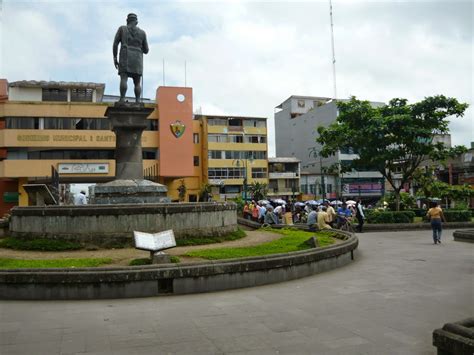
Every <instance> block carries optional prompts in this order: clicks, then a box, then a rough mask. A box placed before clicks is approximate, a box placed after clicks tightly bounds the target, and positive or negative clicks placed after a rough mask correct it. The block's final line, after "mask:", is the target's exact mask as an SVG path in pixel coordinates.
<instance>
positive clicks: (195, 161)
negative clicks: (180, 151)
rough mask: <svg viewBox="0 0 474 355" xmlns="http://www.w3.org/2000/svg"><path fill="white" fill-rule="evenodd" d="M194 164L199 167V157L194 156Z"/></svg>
mask: <svg viewBox="0 0 474 355" xmlns="http://www.w3.org/2000/svg"><path fill="white" fill-rule="evenodd" d="M193 163H194V166H199V157H197V156H194V157H193Z"/></svg>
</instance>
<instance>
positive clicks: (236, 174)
mask: <svg viewBox="0 0 474 355" xmlns="http://www.w3.org/2000/svg"><path fill="white" fill-rule="evenodd" d="M244 170H245V169H244V168H209V169H208V176H209V179H243V178H244Z"/></svg>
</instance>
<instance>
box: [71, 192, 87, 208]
mask: <svg viewBox="0 0 474 355" xmlns="http://www.w3.org/2000/svg"><path fill="white" fill-rule="evenodd" d="M74 204H75V205H87V198H86V192H85V191H84V190H83V191H81V192H80V193H78V194H76V195H75V196H74Z"/></svg>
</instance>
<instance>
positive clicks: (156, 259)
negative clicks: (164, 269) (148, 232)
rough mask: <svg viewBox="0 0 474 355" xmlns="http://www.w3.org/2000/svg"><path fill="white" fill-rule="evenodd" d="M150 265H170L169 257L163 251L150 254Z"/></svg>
mask: <svg viewBox="0 0 474 355" xmlns="http://www.w3.org/2000/svg"><path fill="white" fill-rule="evenodd" d="M150 258H151V263H152V264H169V263H171V256H170V255H168V254H166V253H165V252H163V251H157V252H154V251H152V252H150Z"/></svg>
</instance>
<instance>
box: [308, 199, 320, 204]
mask: <svg viewBox="0 0 474 355" xmlns="http://www.w3.org/2000/svg"><path fill="white" fill-rule="evenodd" d="M306 203H307V204H309V205H319V203H318V202H317V201H315V200H309V201H306Z"/></svg>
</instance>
